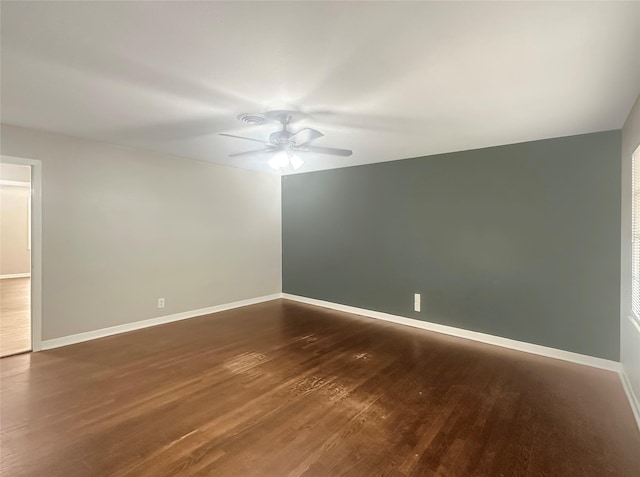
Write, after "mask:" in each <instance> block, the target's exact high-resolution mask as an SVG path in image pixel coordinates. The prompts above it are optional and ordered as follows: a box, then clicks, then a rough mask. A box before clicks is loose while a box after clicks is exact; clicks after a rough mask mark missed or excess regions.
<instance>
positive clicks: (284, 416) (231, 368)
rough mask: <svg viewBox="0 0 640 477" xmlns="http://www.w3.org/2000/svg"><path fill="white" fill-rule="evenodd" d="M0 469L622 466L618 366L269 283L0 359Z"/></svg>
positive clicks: (639, 456)
mask: <svg viewBox="0 0 640 477" xmlns="http://www.w3.org/2000/svg"><path fill="white" fill-rule="evenodd" d="M0 367H1V374H0V376H1V383H0V392H1V394H0V399H1V411H0V412H1V414H0V418H1V426H2V429H1V442H0V446H1V447H0V459H1V460H0V469H1V474H2V475H3V476H12V477H18V476H47V477H55V476H64V477H71V476H73V477H82V476H87V477H89V476H91V477H95V476H118V477H134V476H135V477H145V476H149V477H167V476H177V475H181V476H182V475H183V476H216V477H218V476H233V477H245V476H274V477H284V476H308V477H311V476H313V477H319V476H327V477H328V476H331V477H337V476H356V477H370V476H396V477H403V476H414V475H415V476H491V477H497V476H553V477H570V476H580V477H585V476H594V477H602V476H629V477H637V476H639V475H640V432H639V431H638V428H637V427H636V424H635V422H634V419H633V415H632V413H631V409H630V407H629V404H628V402H627V400H626V397H625V395H624V392H623V390H622V387H621V385H620V381H619V377H618V376H617V374H615V373H613V372H608V371H603V370H598V369H593V368H588V367H584V366H580V365H574V364H570V363H566V362H562V361H557V360H553V359H548V358H542V357H538V356H534V355H529V354H525V353H519V352H516V351H512V350H507V349H502V348H497V347H492V346H488V345H484V344H480V343H475V342H472V341H467V340H463V339H458V338H453V337H449V336H445V335H439V334H436V333H430V332H426V331H421V330H415V329H411V328H406V327H402V326H399V325H394V324H390V323H384V322H379V321H375V320H371V319H368V318H363V317H358V316H354V315H348V314H345V313H339V312H334V311H330V310H325V309H322V308H316V307H312V306H308V305H303V304H298V303H294V302H289V301H284V300H276V301H273V302H269V303H263V304H260V305H254V306H250V307H245V308H240V309H236V310H232V311H227V312H223V313H219V314H216V315H209V316H204V317H201V318H194V319H190V320H185V321H181V322H177V323H172V324H168V325H163V326H158V327H155V328H148V329H146V330H141V331H136V332H132V333H128V334H123V335H118V336H113V337H109V338H104V339H101V340H96V341H91V342H87V343H82V344H78V345H74V346H68V347H65V348H59V349H56V350H52V351H44V352H40V353H33V354H28V355H19V356H14V357H9V358H5V359H3V360H1V361H0Z"/></svg>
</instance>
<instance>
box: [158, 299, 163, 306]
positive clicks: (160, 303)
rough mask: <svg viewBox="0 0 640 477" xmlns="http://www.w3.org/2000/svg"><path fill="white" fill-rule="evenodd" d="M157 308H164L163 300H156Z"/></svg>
mask: <svg viewBox="0 0 640 477" xmlns="http://www.w3.org/2000/svg"><path fill="white" fill-rule="evenodd" d="M158 308H164V298H158Z"/></svg>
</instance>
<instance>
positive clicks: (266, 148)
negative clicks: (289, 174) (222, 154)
mask: <svg viewBox="0 0 640 477" xmlns="http://www.w3.org/2000/svg"><path fill="white" fill-rule="evenodd" d="M277 149H278V148H276V147H265V148H264V149H254V150H253V151H245V152H235V153H233V154H229V157H238V156H249V155H251V154H260V153H264V152H273V151H275V150H277Z"/></svg>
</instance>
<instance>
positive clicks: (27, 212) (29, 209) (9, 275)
mask: <svg viewBox="0 0 640 477" xmlns="http://www.w3.org/2000/svg"><path fill="white" fill-rule="evenodd" d="M12 159H13V160H12ZM34 163H37V166H38V171H37V173H36V171H35V168H36V166H35V165H34ZM34 179H38V180H37V184H36V181H35V180H34ZM39 186H40V181H39V161H30V160H27V159H21V158H8V157H6V156H2V161H1V162H0V358H4V357H7V356H12V355H16V354H20V353H26V352H29V351H32V350H34V349H36V350H37V349H39V347H40V320H39V317H40V315H39V312H40V307H39V302H40V300H39V290H40V273H39V272H40V254H39V251H40V226H39V224H40V193H39ZM36 192H37V194H36ZM34 212H35V213H34ZM36 224H37V225H38V227H37V231H35V232H36V233H34V225H36ZM36 243H37V246H36ZM36 268H37V271H35V269H36ZM34 304H35V305H37V306H36V307H35V308H36V309H35V310H34ZM36 318H37V319H36Z"/></svg>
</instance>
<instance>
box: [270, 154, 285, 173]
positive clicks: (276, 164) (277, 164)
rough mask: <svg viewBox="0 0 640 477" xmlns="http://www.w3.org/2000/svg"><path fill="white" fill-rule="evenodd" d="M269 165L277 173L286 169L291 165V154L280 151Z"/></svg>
mask: <svg viewBox="0 0 640 477" xmlns="http://www.w3.org/2000/svg"><path fill="white" fill-rule="evenodd" d="M268 164H269V167H271V169H275V170H276V171H277V170H279V169H284V168H285V167H287V166H288V165H289V154H287V151H279V152H277V153H275V154H274V155H273V157H272V158H271V159H270V160H269V163H268Z"/></svg>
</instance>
